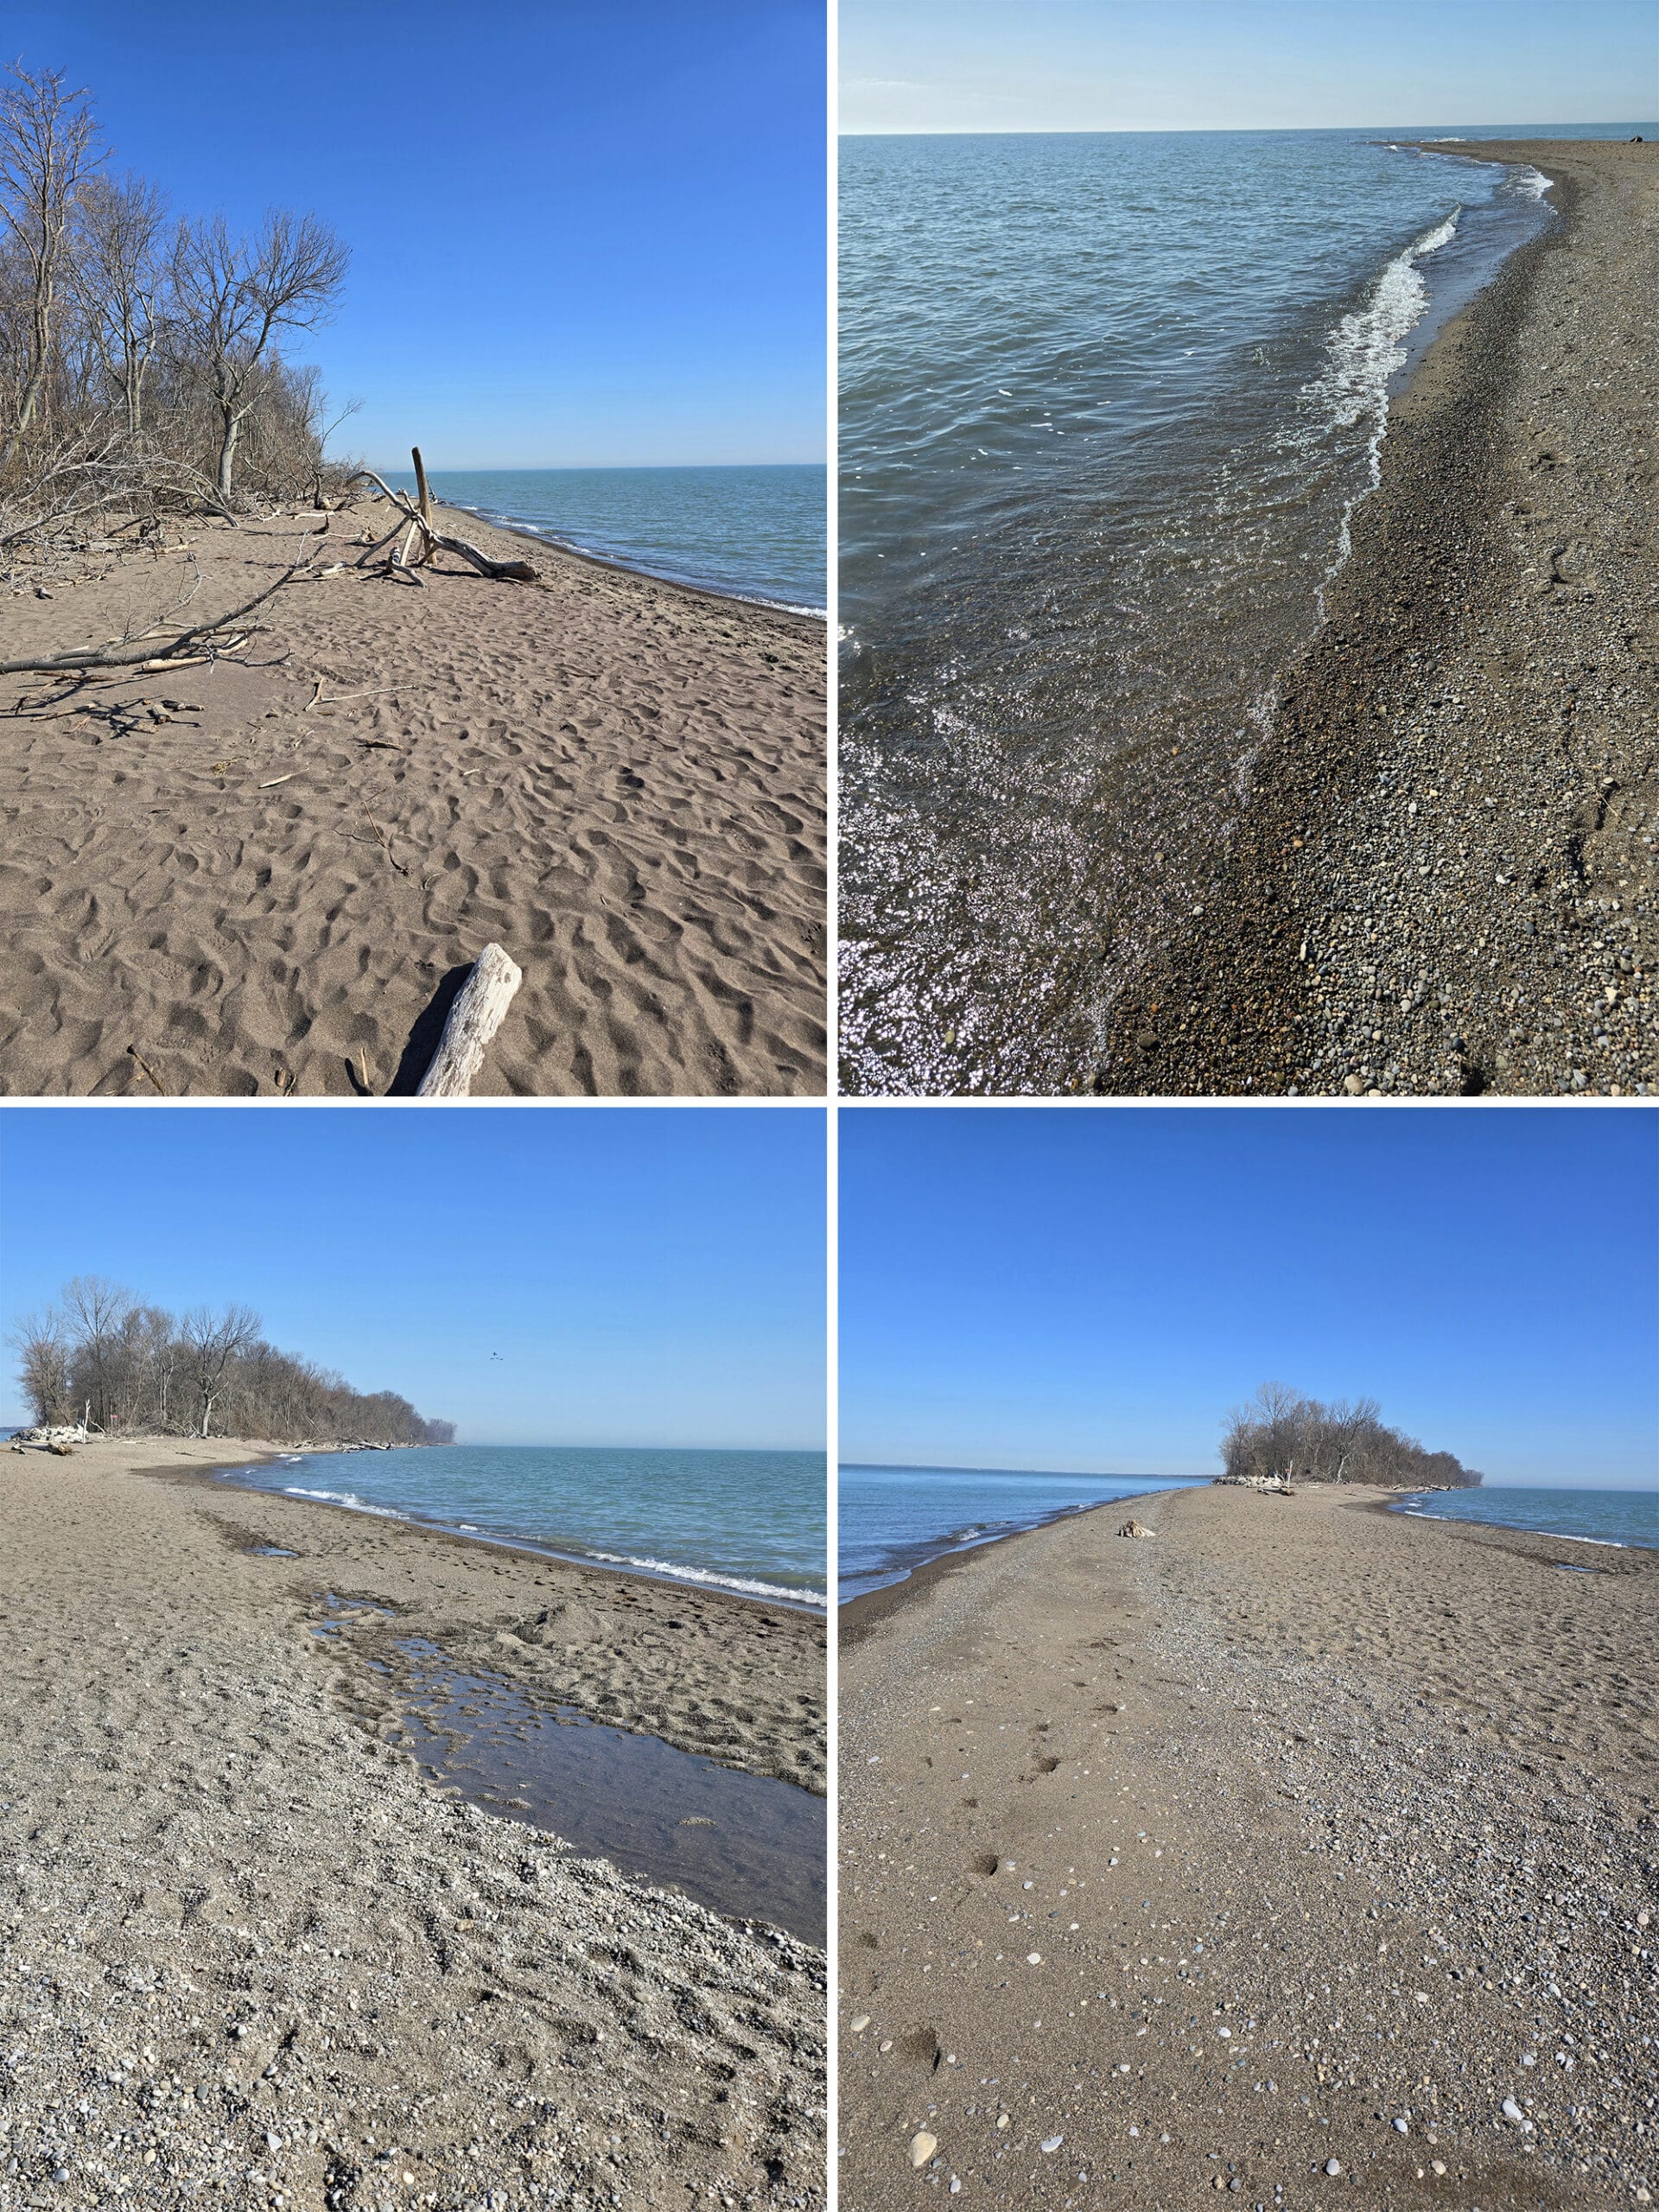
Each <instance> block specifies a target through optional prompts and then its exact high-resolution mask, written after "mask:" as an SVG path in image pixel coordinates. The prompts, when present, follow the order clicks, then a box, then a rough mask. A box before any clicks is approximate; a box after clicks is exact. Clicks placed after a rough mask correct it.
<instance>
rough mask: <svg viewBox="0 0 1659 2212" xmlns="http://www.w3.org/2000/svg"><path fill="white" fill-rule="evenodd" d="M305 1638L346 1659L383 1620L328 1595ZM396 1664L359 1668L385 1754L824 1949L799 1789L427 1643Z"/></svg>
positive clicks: (507, 1814) (822, 1815)
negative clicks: (382, 1724)
mask: <svg viewBox="0 0 1659 2212" xmlns="http://www.w3.org/2000/svg"><path fill="white" fill-rule="evenodd" d="M322 1603H323V1605H324V1608H325V1612H326V1618H324V1619H323V1620H322V1621H321V1622H320V1623H318V1624H316V1625H315V1627H314V1628H313V1629H312V1630H311V1633H312V1634H313V1635H314V1636H315V1637H318V1638H319V1639H320V1640H321V1641H324V1642H327V1643H335V1644H338V1645H340V1646H341V1647H343V1648H349V1634H350V1630H352V1628H353V1625H355V1624H360V1623H384V1622H385V1621H386V1620H387V1619H388V1618H390V1617H389V1616H387V1615H385V1613H383V1612H382V1611H380V1609H379V1608H378V1607H375V1606H372V1605H365V1604H361V1603H354V1602H353V1601H350V1600H346V1599H341V1598H339V1597H337V1596H335V1595H334V1593H333V1592H323V1593H322ZM391 1648H392V1650H393V1652H394V1653H395V1655H396V1656H395V1659H394V1660H392V1661H387V1660H384V1659H375V1658H367V1657H365V1658H362V1659H361V1660H360V1663H362V1664H364V1665H365V1666H367V1667H368V1668H369V1669H371V1670H372V1672H374V1673H375V1674H377V1675H379V1676H380V1677H381V1678H382V1680H383V1681H385V1682H386V1684H387V1685H388V1686H389V1687H390V1688H391V1692H392V1702H393V1704H394V1706H395V1708H396V1711H397V1717H398V1721H399V1724H400V1725H399V1726H397V1728H396V1729H395V1730H394V1731H393V1732H391V1735H390V1738H389V1740H391V1741H392V1742H394V1743H396V1744H397V1745H399V1746H400V1747H401V1748H402V1749H403V1750H404V1751H408V1752H409V1754H410V1757H411V1758H414V1759H415V1760H416V1762H417V1764H419V1765H421V1766H422V1767H423V1768H424V1770H426V1772H427V1773H428V1774H429V1775H430V1776H431V1777H433V1779H434V1780H435V1781H437V1782H440V1783H443V1784H444V1785H445V1786H446V1787H448V1788H450V1789H455V1790H457V1791H458V1792H459V1793H460V1795H461V1796H462V1797H464V1798H465V1799H466V1801H467V1802H468V1803H469V1804H473V1805H477V1806H480V1807H481V1808H483V1809H484V1810H485V1811H486V1812H489V1813H493V1814H495V1815H498V1816H499V1817H501V1818H505V1819H508V1820H519V1821H529V1822H531V1824H532V1825H533V1826H535V1827H542V1828H546V1829H549V1830H550V1831H551V1832H552V1833H553V1834H556V1835H557V1836H559V1837H560V1838H561V1839H562V1840H563V1841H564V1842H565V1843H567V1844H569V1846H570V1847H571V1849H572V1850H573V1851H575V1852H576V1853H578V1854H580V1855H581V1856H583V1857H587V1858H598V1859H609V1860H610V1861H611V1863H612V1864H613V1866H618V1867H620V1869H621V1870H622V1872H624V1873H627V1874H634V1875H639V1876H640V1877H642V1878H644V1879H645V1880H646V1881H648V1882H652V1883H654V1884H655V1885H657V1886H658V1888H660V1889H669V1890H677V1891H682V1892H683V1894H684V1895H685V1896H687V1897H691V1898H694V1899H695V1900H696V1903H698V1904H705V1905H708V1906H709V1908H710V1910H713V1911H715V1912H718V1913H722V1914H724V1915H725V1916H727V1917H728V1918H729V1919H734V1920H759V1921H764V1922H766V1923H767V1924H768V1925H770V1926H772V1927H777V1928H784V1929H788V1931H789V1932H790V1934H791V1935H792V1936H799V1937H800V1939H801V1940H802V1941H803V1942H808V1943H815V1944H818V1945H820V1946H822V1945H823V1943H825V1942H826V1941H827V1940H828V1899H827V1890H826V1872H825V1869H826V1865H827V1852H828V1829H827V1821H828V1808H827V1806H826V1802H825V1801H824V1799H823V1798H822V1797H815V1796H811V1795H810V1793H809V1792H808V1791H806V1790H804V1789H797V1788H796V1787H795V1786H794V1784H793V1783H787V1782H778V1781H773V1780H772V1779H770V1778H769V1777H766V1776H763V1775H753V1774H744V1773H741V1772H739V1771H738V1770H736V1769H734V1768H732V1767H725V1766H720V1765H717V1764H715V1762H714V1761H713V1760H711V1759H707V1758H701V1757H699V1756H697V1755H696V1753H694V1752H690V1751H680V1750H678V1749H677V1747H676V1746H675V1745H672V1744H668V1743H664V1741H663V1739H662V1738H660V1737H658V1736H652V1735H646V1734H639V1733H634V1732H631V1731H629V1730H627V1729H624V1728H614V1727H611V1726H607V1724H606V1723H604V1722H602V1721H596V1720H594V1719H590V1718H589V1717H588V1715H587V1714H586V1713H582V1711H581V1710H580V1709H579V1708H578V1707H575V1706H570V1705H564V1704H559V1703H550V1702H548V1701H546V1700H539V1699H536V1698H532V1697H531V1696H530V1695H529V1694H526V1692H524V1690H522V1689H520V1688H518V1685H517V1684H515V1683H513V1682H511V1681H506V1680H505V1678H503V1677H502V1676H499V1675H487V1674H476V1673H472V1672H469V1671H468V1670H467V1669H464V1668H461V1667H457V1666H455V1665H454V1663H453V1662H451V1661H450V1660H449V1659H448V1656H446V1655H445V1653H444V1652H443V1650H442V1648H441V1647H440V1646H439V1645H438V1644H436V1643H433V1642H432V1641H430V1640H429V1638H426V1637H397V1638H396V1639H395V1640H394V1642H393V1644H392V1647H391Z"/></svg>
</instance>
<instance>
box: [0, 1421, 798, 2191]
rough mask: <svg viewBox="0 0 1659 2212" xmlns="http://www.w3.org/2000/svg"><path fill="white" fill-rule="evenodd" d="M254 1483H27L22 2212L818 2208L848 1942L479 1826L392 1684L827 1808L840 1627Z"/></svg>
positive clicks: (163, 1474) (2, 1926)
mask: <svg viewBox="0 0 1659 2212" xmlns="http://www.w3.org/2000/svg"><path fill="white" fill-rule="evenodd" d="M256 1450H257V1447H251V1446H250V1447H244V1448H243V1457H244V1459H245V1458H246V1457H247V1456H248V1454H249V1452H252V1451H256ZM228 1464H231V1461H230V1458H229V1455H228V1454H227V1451H226V1446H225V1444H224V1443H223V1442H222V1441H220V1442H215V1443H203V1444H200V1445H190V1444H188V1443H180V1442H178V1441H177V1440H151V1441H149V1442H148V1443H145V1442H143V1441H132V1442H128V1443H124V1444H116V1443H102V1442H100V1443H95V1444H92V1445H89V1446H85V1447H80V1448H78V1449H77V1450H76V1451H75V1452H74V1454H73V1457H71V1458H69V1459H54V1458H50V1457H48V1456H47V1455H46V1454H45V1453H44V1452H40V1451H29V1452H23V1453H22V1454H20V1455H13V1454H10V1453H9V1454H7V1455H6V1456H5V1457H4V1458H3V1459H0V1516H3V1520H4V1525H5V1529H6V1537H7V1541H6V1543H5V1546H4V1548H3V1550H0V2212H13V2208H18V2209H19V2212H21V2208H22V2207H25V2206H30V2207H33V2206H41V2207H45V2206H51V2207H54V2208H63V2212H79V2209H80V2208H83V2207H85V2208H90V2207H94V2206H98V2207H110V2206H117V2205H122V2206H124V2205H134V2206H140V2205H142V2206H151V2207H156V2208H162V2207H165V2208H175V2207H177V2206H180V2205H183V2204H189V2203H193V2202H203V2203H212V2204H215V2205H217V2204H226V2205H232V2206H238V2207H244V2206H246V2207H252V2206H259V2207H266V2208H269V2207H277V2208H279V2212H328V2209H329V2208H335V2207H344V2208H368V2207H377V2208H378V2207H387V2206H392V2205H397V2206H429V2207H435V2208H453V2212H463V2208H465V2212H480V2209H481V2212H517V2208H518V2207H519V2206H528V2205H542V2204H548V2205H562V2206H569V2207H592V2206H617V2205H620V2206H630V2207H632V2206H635V2205H638V2206H647V2207H658V2206H683V2205H688V2204H695V2203H697V2202H710V2203H718V2204H721V2205H725V2206H732V2205H755V2206H760V2205H766V2206H779V2207H784V2206H800V2207H811V2206H816V2205H818V2204H821V2203H822V2202H823V2197H824V2186H823V2176H824V2158H825V2143H824V2097H825V2080H824V2070H823V2068H824V2034H823V2030H824V2018H825V2005H826V2001H827V2000H826V1988H825V1974H824V1961H823V1953H822V1952H821V1951H818V1950H817V1949H815V1948H812V1947H811V1946H810V1945H808V1944H804V1943H802V1942H798V1941H797V1940H796V1939H795V1938H794V1937H792V1936H789V1935H788V1934H786V1933H785V1932H783V1931H781V1930H779V1929H772V1928H768V1927H765V1926H762V1925H760V1924H752V1925H751V1924H740V1923H734V1922H733V1921H731V1920H728V1919H725V1918H722V1917H721V1916H717V1915H716V1914H715V1913H713V1912H710V1911H708V1910H704V1909H702V1907H701V1906H699V1905H697V1904H693V1903H691V1902H690V1901H688V1900H687V1899H685V1898H683V1897H679V1896H677V1895H673V1894H671V1893H669V1892H668V1891H663V1890H658V1889H654V1888H652V1887H650V1886H648V1885H645V1884H644V1883H642V1882H639V1881H637V1880H634V1879H631V1878H627V1877H626V1876H624V1875H623V1874H621V1873H620V1872H618V1871H617V1870H616V1868H615V1867H613V1866H611V1865H609V1864H608V1863H607V1862H605V1861H602V1860H597V1859H582V1858H579V1857H577V1856H576V1855H575V1853H572V1852H570V1851H569V1850H568V1849H566V1848H565V1847H564V1846H563V1844H562V1843H561V1842H560V1840H558V1839H557V1838H556V1837H555V1836H553V1835H550V1834H547V1833H545V1832H544V1831H543V1830H541V1829H538V1828H537V1827H531V1826H529V1825H526V1824H524V1823H521V1822H519V1821H512V1820H506V1819H502V1818H497V1817H493V1816H492V1815H489V1814H487V1813H486V1812H484V1811H481V1810H480V1809H479V1808H477V1807H476V1806H474V1805H469V1804H467V1803H465V1802H461V1800H460V1799H459V1798H458V1797H457V1796H454V1795H451V1794H449V1793H448V1792H447V1791H446V1790H445V1789H442V1787H440V1786H439V1785H438V1784H437V1783H435V1781H434V1780H433V1779H431V1778H430V1777H429V1775H427V1774H426V1773H423V1770H421V1769H420V1767H418V1766H417V1765H416V1763H415V1761H414V1760H413V1759H412V1758H410V1756H408V1754H407V1752H406V1751H405V1750H404V1748H403V1747H402V1745H401V1743H400V1741H399V1740H398V1739H399V1737H400V1730H399V1727H398V1724H397V1706H398V1694H397V1693H398V1683H397V1675H396V1672H395V1670H394V1671H392V1672H391V1673H385V1674H383V1673H381V1672H379V1671H378V1669H377V1668H376V1666H375V1665H374V1664H373V1663H372V1662H373V1661H374V1659H375V1658H376V1657H377V1656H379V1657H380V1658H381V1660H382V1662H385V1643H384V1638H385V1634H386V1630H385V1626H384V1623H385V1620H386V1619H388V1618H390V1619H395V1620H396V1622H397V1626H398V1628H399V1630H400V1631H402V1632H403V1633H404V1634H415V1635H418V1636H420V1637H425V1638H429V1639H430V1640H431V1641H432V1642H433V1643H435V1644H437V1645H439V1646H441V1647H442V1649H444V1650H445V1651H446V1652H447V1653H450V1654H452V1655H453V1656H455V1657H456V1659H457V1662H458V1663H461V1664H466V1665H469V1666H472V1667H474V1668H487V1669H489V1670H490V1671H491V1673H492V1674H493V1675H499V1676H504V1677H505V1678H506V1679H508V1680H510V1681H514V1682H516V1683H518V1685H519V1686H520V1687H522V1688H524V1690H525V1691H526V1692H527V1693H528V1694H531V1695H540V1696H553V1695H556V1696H557V1698H558V1699H559V1700H562V1701H563V1702H565V1703H566V1704H568V1705H574V1706H576V1707H581V1708H582V1709H583V1710H585V1711H588V1712H590V1713H593V1714H594V1717H596V1718H598V1719H602V1720H605V1721H607V1722H609V1723H611V1724H612V1725H613V1726H620V1727H622V1728H625V1729H633V1730H645V1731H649V1732H652V1733H660V1734H662V1735H664V1736H665V1737H666V1738H668V1739H669V1740H671V1741H675V1742H678V1743H679V1744H681V1745H683V1746H685V1747H687V1748H690V1749H694V1750H698V1751H704V1752H705V1753H707V1754H708V1755H709V1756H710V1757H712V1758H715V1759H717V1760H719V1761H721V1762H722V1763H723V1764H727V1765H729V1766H731V1767H733V1768H734V1769H736V1770H740V1771H742V1772H747V1773H751V1774H760V1775H770V1776H787V1777H791V1778H793V1779H795V1780H798V1781H802V1782H804V1783H806V1784H807V1785H808V1786H809V1787H811V1786H816V1787H817V1788H819V1789H821V1788H822V1786H823V1625H822V1624H821V1623H820V1622H817V1621H815V1620H812V1619H810V1618H808V1617H807V1616H806V1615H804V1614H803V1613H796V1612H792V1611H788V1610H787V1609H785V1608H781V1607H771V1606H766V1605H745V1604H743V1603H742V1602H741V1601H740V1600H736V1599H724V1598H723V1597H722V1596H721V1593H718V1592H701V1591H693V1592H688V1591H685V1590H683V1589H681V1588H679V1587H677V1586H674V1585H671V1584H668V1583H663V1582H652V1581H650V1580H645V1579H644V1578H640V1577H636V1576H630V1575H625V1574H607V1573H604V1572H603V1571H601V1570H598V1569H593V1570H588V1569H582V1568H578V1567H565V1566H563V1564H561V1563H560V1562H558V1561H556V1560H542V1559H539V1558H536V1557H534V1556H532V1555H530V1554H524V1553H521V1552H514V1551H509V1550H506V1549H505V1548H500V1547H496V1546H489V1545H486V1544H482V1543H469V1542H467V1541H466V1540H464V1539H461V1538H449V1537H446V1536H443V1535H437V1534H434V1533H432V1532H429V1531H426V1530H423V1529H414V1528H410V1527H408V1526H406V1525H404V1524H400V1523H397V1522H391V1521H385V1520H378V1519H374V1518H372V1517H371V1516H365V1515H362V1514H354V1513H352V1512H349V1511H346V1510H341V1509H336V1508H333V1507H329V1506H327V1505H321V1504H317V1503H309V1502H306V1501H301V1500H295V1499H287V1498H283V1497H271V1496H270V1495H268V1494H265V1493H264V1492H257V1491H248V1490H242V1489H238V1488H234V1487H232V1486H231V1485H228V1484H224V1483H222V1482H216V1481H213V1480H212V1479H211V1478H209V1476H208V1473H207V1470H209V1469H210V1468H212V1467H214V1466H224V1465H228ZM281 1554H286V1555H281ZM330 1594H332V1595H333V1596H334V1598H336V1599H350V1600H353V1601H357V1602H360V1603H362V1604H363V1605H365V1606H367V1607H372V1609H373V1611H372V1615H365V1625H364V1627H363V1628H362V1629H361V1630H360V1631H353V1633H352V1634H350V1635H346V1636H340V1635H334V1634H329V1635H319V1634H317V1633H316V1632H315V1631H316V1630H319V1629H320V1628H326V1627H327V1626H328V1625H329V1622H330V1608H329V1606H328V1603H327V1598H328V1596H329V1595H330ZM377 1620H378V1621H379V1622H380V1623H381V1625H379V1626H378V1627H377V1625H376V1621H377ZM377 1637H379V1638H381V1639H382V1642H381V1643H379V1644H378V1645H377V1643H376V1642H375V1639H376V1638H377Z"/></svg>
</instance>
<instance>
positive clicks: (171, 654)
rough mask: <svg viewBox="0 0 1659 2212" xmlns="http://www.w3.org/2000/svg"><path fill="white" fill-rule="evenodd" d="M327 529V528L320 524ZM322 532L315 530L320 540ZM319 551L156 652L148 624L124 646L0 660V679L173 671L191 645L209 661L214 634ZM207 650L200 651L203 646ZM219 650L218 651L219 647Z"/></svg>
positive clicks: (306, 555)
mask: <svg viewBox="0 0 1659 2212" xmlns="http://www.w3.org/2000/svg"><path fill="white" fill-rule="evenodd" d="M324 528H325V529H326V528H327V525H326V524H325V525H324ZM321 535H322V531H318V532H317V536H318V537H321ZM318 550H320V549H319V548H317V547H316V546H315V545H314V546H313V547H312V549H311V550H310V551H309V552H307V553H303V554H302V555H301V556H300V558H299V559H298V560H297V561H296V562H295V563H293V565H292V567H290V568H288V569H284V570H283V573H282V575H280V576H278V577H277V581H276V582H275V583H274V584H267V585H266V587H265V588H264V591H261V592H256V593H255V594H254V595H253V597H252V598H251V599H247V600H244V601H243V602H242V604H241V606H240V607H232V609H231V611H230V613H228V614H218V615H215V616H214V618H213V620H212V621H211V622H198V623H197V624H196V626H195V627H194V629H190V630H181V632H179V634H178V636H177V637H175V638H170V639H168V642H167V644H166V645H163V646H162V649H161V651H160V652H159V653H158V652H157V651H156V626H155V625H154V624H152V625H151V626H150V628H149V630H148V631H147V632H145V633H144V634H143V637H141V638H139V639H137V640H136V641H134V642H133V643H130V644H128V645H106V646H102V647H100V646H96V645H93V646H89V647H88V648H87V649H86V651H85V652H67V653H48V655H47V656H46V658H44V659H42V660H0V676H79V675H80V674H81V673H82V672H83V671H86V670H89V669H98V668H130V669H134V670H137V669H138V668H139V667H140V666H141V665H142V667H143V669H144V671H146V672H149V671H155V670H159V669H166V668H177V667H180V666H181V665H182V664H183V658H182V657H183V656H185V655H187V654H189V652H190V648H191V647H192V646H193V645H194V646H195V647H196V648H197V649H198V650H197V651H196V652H194V654H192V655H190V657H191V658H193V659H194V660H198V661H200V660H207V659H211V658H213V652H214V650H215V648H214V647H213V644H212V640H213V638H214V637H215V635H216V634H217V633H219V632H223V631H225V630H227V629H229V628H230V627H231V626H232V624H233V623H237V622H239V621H240V620H242V618H243V616H244V615H245V614H251V613H252V612H253V610H254V608H255V607H263V606H264V602H265V601H266V600H268V599H271V598H274V597H275V595H276V594H277V593H278V592H279V591H281V589H282V588H283V585H284V584H289V583H292V582H294V580H295V578H296V576H299V575H302V574H303V573H304V571H305V570H306V569H308V568H309V567H310V566H311V563H313V562H314V561H315V559H316V557H317V552H318ZM203 645H207V648H208V650H207V652H202V651H201V650H200V648H201V647H202V646H203ZM220 650H222V648H220Z"/></svg>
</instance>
